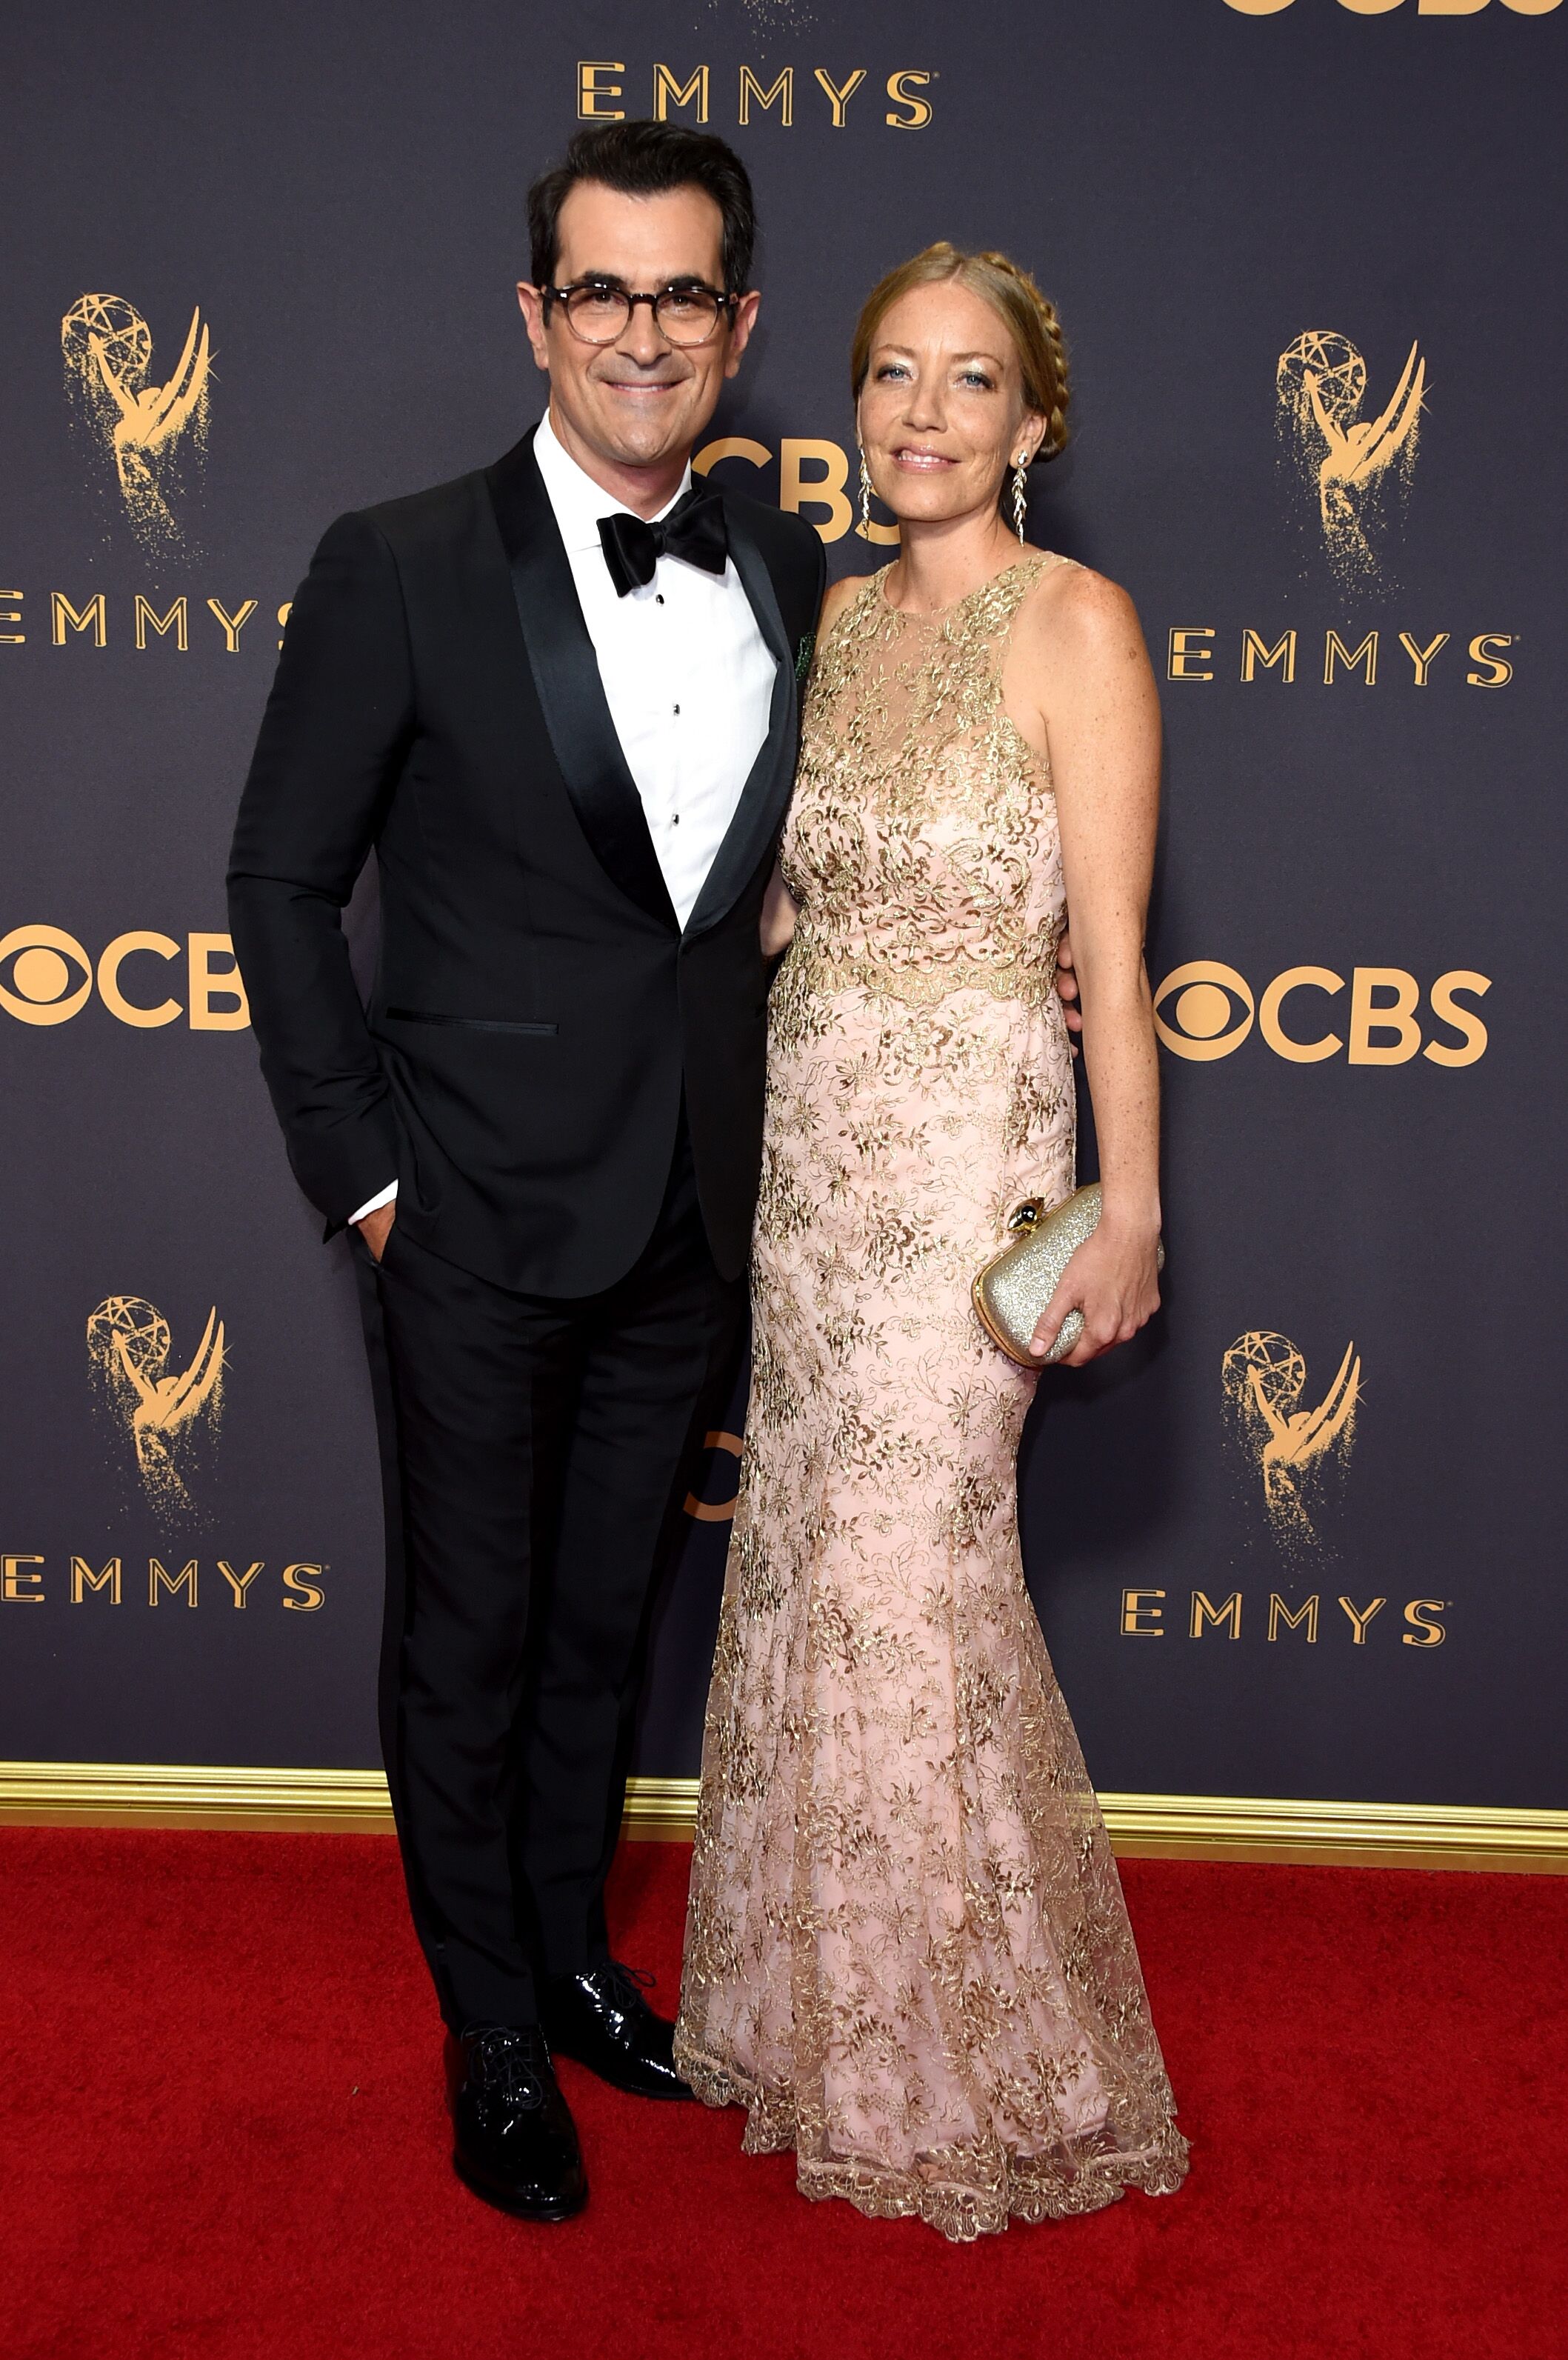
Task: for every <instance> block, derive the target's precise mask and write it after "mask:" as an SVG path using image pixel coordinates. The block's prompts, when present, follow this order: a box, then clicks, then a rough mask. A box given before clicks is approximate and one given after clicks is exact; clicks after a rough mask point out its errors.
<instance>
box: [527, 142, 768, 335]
mask: <svg viewBox="0 0 1568 2360" xmlns="http://www.w3.org/2000/svg"><path fill="white" fill-rule="evenodd" d="M579 180H597V181H599V182H600V183H601V184H602V185H603V186H604V188H606V189H618V190H619V191H621V193H622V195H623V196H627V197H660V196H664V195H665V194H666V193H667V192H668V191H670V190H671V189H685V188H697V189H702V191H704V192H705V193H706V194H707V195H708V196H710V197H712V199H713V202H714V203H715V204H716V205H717V207H718V209H719V212H720V213H721V214H722V216H723V218H724V243H723V246H722V247H721V249H720V251H721V255H722V257H723V267H724V292H725V293H726V294H729V295H742V294H744V293H745V292H746V290H747V288H748V287H749V286H750V284H751V256H752V248H753V246H755V245H756V243H757V208H756V205H755V203H754V202H753V200H752V194H751V179H750V175H749V174H748V173H747V171H746V166H745V165H744V164H743V163H742V162H741V160H740V158H739V157H738V156H737V155H736V154H735V149H734V148H733V147H726V146H725V144H724V141H723V140H722V139H715V138H714V137H713V134H712V133H711V132H707V131H688V130H687V129H686V127H685V126H684V125H683V124H680V123H653V122H634V123H595V124H594V125H593V126H592V127H591V128H590V129H589V130H586V131H580V132H578V134H577V136H576V137H575V138H574V139H573V140H572V145H571V146H570V147H568V149H567V151H566V160H565V162H564V163H561V164H555V165H552V166H551V168H550V170H549V171H548V172H543V173H541V174H540V176H539V179H538V180H536V181H535V182H534V184H533V187H532V188H531V189H530V190H529V191H528V247H529V257H530V259H529V268H530V269H531V271H532V274H533V283H534V285H535V286H536V287H549V286H550V285H551V284H552V282H553V280H554V278H555V267H556V264H557V262H558V261H559V260H560V257H561V206H562V205H563V204H564V202H566V199H567V197H568V195H569V194H570V192H571V191H572V190H573V189H574V188H575V187H576V186H577V183H578V181H579Z"/></svg>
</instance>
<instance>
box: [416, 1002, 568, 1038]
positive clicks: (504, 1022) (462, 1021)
mask: <svg viewBox="0 0 1568 2360" xmlns="http://www.w3.org/2000/svg"><path fill="white" fill-rule="evenodd" d="M387 1015H388V1017H390V1018H391V1020H392V1021H393V1022H394V1023H397V1024H455V1025H456V1026H457V1027H458V1028H459V1029H460V1031H462V1032H532V1033H538V1034H540V1035H549V1034H550V1033H554V1032H560V1030H561V1027H560V1025H559V1024H522V1023H517V1022H514V1021H513V1019H512V1018H510V1017H506V1016H434V1015H432V1014H431V1013H430V1011H429V1010H428V1009H424V1008H389V1009H388V1010H387Z"/></svg>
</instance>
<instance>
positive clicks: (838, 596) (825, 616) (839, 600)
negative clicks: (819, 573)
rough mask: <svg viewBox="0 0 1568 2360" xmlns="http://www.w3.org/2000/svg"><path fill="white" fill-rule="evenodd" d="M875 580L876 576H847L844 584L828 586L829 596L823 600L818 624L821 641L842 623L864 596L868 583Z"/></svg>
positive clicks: (834, 583)
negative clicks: (851, 608)
mask: <svg viewBox="0 0 1568 2360" xmlns="http://www.w3.org/2000/svg"><path fill="white" fill-rule="evenodd" d="M874 579H875V576H874V575H873V576H867V575H866V574H845V575H844V580H843V581H842V582H830V583H829V584H828V587H827V595H826V596H825V597H824V598H823V600H822V614H821V616H820V617H819V618H818V622H817V638H818V639H826V638H827V636H828V634H829V633H830V632H831V631H832V630H833V628H835V626H836V625H837V624H838V623H839V622H840V621H842V619H843V617H844V614H845V613H846V611H847V610H848V608H849V607H851V606H854V604H855V600H856V599H857V598H859V597H860V596H862V595H863V594H864V593H865V590H866V584H867V581H868V580H874Z"/></svg>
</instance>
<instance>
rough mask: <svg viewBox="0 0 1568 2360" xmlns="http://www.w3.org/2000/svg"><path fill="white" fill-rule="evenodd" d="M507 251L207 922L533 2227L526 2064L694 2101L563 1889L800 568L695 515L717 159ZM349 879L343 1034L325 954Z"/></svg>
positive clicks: (417, 1856)
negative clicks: (368, 936) (311, 1209)
mask: <svg viewBox="0 0 1568 2360" xmlns="http://www.w3.org/2000/svg"><path fill="white" fill-rule="evenodd" d="M528 210H529V229H530V236H531V245H532V258H531V266H530V267H531V273H532V275H531V278H530V279H529V280H528V281H527V282H525V283H524V284H522V285H520V286H519V288H518V290H517V293H518V300H519V301H520V303H521V306H522V311H523V315H524V319H525V322H526V323H527V328H528V338H529V342H530V344H531V345H532V348H533V354H534V358H535V360H536V362H537V363H538V366H539V367H540V368H541V369H543V370H545V371H546V372H547V373H548V376H549V379H550V403H549V409H548V411H547V413H546V416H545V417H544V419H543V420H542V421H540V423H539V427H538V428H537V429H536V430H535V431H534V432H531V433H529V434H528V435H526V436H525V437H524V438H523V440H522V441H521V442H520V443H517V445H516V447H515V448H514V449H513V450H511V451H509V452H508V453H506V456H505V458H503V459H500V460H498V461H497V462H496V463H495V465H494V466H492V467H488V468H485V469H484V470H482V471H480V472H478V473H476V474H474V475H464V476H461V477H459V478H458V480H457V481H456V482H454V483H450V484H444V485H441V486H438V487H437V488H436V489H435V490H433V491H427V492H421V493H418V494H416V495H415V496H414V497H411V498H408V499H401V500H394V501H390V502H388V503H387V505H386V506H384V507H381V508H371V509H367V510H365V511H364V512H363V513H360V514H357V515H350V516H345V517H343V518H341V519H339V521H338V522H337V523H336V524H334V525H333V526H332V529H331V530H330V531H329V532H328V533H327V535H326V537H325V539H324V540H323V541H322V542H321V547H320V548H319V550H318V551H317V552H316V555H315V558H314V560H313V561H312V563H311V566H310V573H309V574H308V576H307V578H306V580H305V582H304V583H303V584H302V585H301V586H300V589H299V595H298V597H297V598H296V600H295V603H294V606H293V610H292V613H291V615H290V617H289V625H288V629H287V632H286V635H285V640H284V647H283V653H282V656H281V659H280V661H279V663H278V675H277V680H276V683H275V685H274V687H273V690H272V694H271V696H270V699H269V701H268V704H267V713H266V717H265V719H264V721H263V723H262V727H261V734H260V738H259V742H258V744H257V747H256V757H255V760H254V762H253V764H252V766H251V770H250V775H249V779H248V781H247V782H246V786H245V795H244V799H243V802H242V804H241V808H240V814H239V822H238V825H237V828H236V832H235V836H234V853H233V858H232V865H231V869H230V875H229V894H230V908H231V912H232V923H233V929H234V943H235V945H236V948H237V951H238V954H239V959H240V965H241V967H242V969H243V971H244V975H245V985H246V989H247V990H248V992H249V995H250V1000H251V1006H252V1010H253V1011H254V1021H255V1025H256V1034H257V1037H258V1039H259V1042H260V1045H261V1059H262V1069H263V1072H264V1074H265V1076H266V1078H267V1086H268V1088H269V1089H270V1091H271V1093H272V1098H273V1101H274V1104H275V1106H276V1108H277V1109H278V1118H279V1120H280V1121H281V1123H282V1126H283V1130H284V1133H285V1136H286V1139H287V1142H288V1148H289V1159H290V1161H291V1163H292V1164H293V1168H294V1171H295V1173H296V1175H297V1176H298V1178H299V1182H300V1185H302V1187H303V1188H304V1189H305V1191H306V1193H307V1194H308V1195H309V1196H310V1197H311V1198H312V1199H313V1200H314V1202H315V1204H316V1205H317V1206H318V1207H319V1208H320V1209H321V1212H322V1213H323V1214H324V1215H325V1217H326V1221H327V1233H328V1235H329V1236H331V1235H332V1233H333V1232H335V1231H336V1230H338V1229H341V1228H342V1227H343V1226H344V1225H345V1224H348V1225H350V1227H351V1229H352V1230H353V1234H354V1251H355V1255H356V1260H357V1262H358V1264H359V1270H360V1277H361V1282H362V1289H363V1294H364V1298H365V1326H366V1334H367V1338H368V1341H369V1349H370V1357H371V1366H372V1374H373V1379H374V1383H375V1392H376V1412H377V1418H378V1422H379V1427H380V1434H381V1443H382V1457H383V1465H384V1470H385V1477H386V1482H385V1491H386V1502H387V1554H388V1579H387V1635H386V1646H385V1651H384V1660H383V1683H382V1688H383V1716H382V1737H383V1744H384V1748H385V1752H386V1757H387V1774H388V1778H389V1781H390V1785H391V1790H392V1797H393V1803H394V1807H395V1809H396V1813H397V1830H398V1835H399V1839H400V1841H401V1845H402V1852H403V1859H404V1864H405V1868H406V1871H407V1876H408V1893H409V1897H410V1901H411V1905H412V1909H413V1916H414V1920H415V1924H416V1927H417V1928H418V1931H419V1939H420V1941H421V1942H422V1944H423V1946H424V1950H425V1954H426V1957H427V1959H428V1960H429V1961H430V1971H431V1973H432V1975H433V1976H434V1979H435V1983H436V1988H437V1992H438V1994H439V1995H440V2000H441V2012H442V2015H443V2017H444V2019H445V2022H446V2026H447V2032H448V2038H447V2075H448V2089H449V2097H450V2102H451V2106H452V2115H453V2121H454V2126H455V2146H454V2156H453V2160H454V2164H455V2166H456V2169H457V2170H458V2172H459V2174H460V2175H461V2176H462V2178H463V2180H465V2181H466V2183H467V2184H468V2186H469V2187H470V2188H472V2189H473V2190H474V2191H475V2192H476V2193H477V2194H479V2195H481V2196H483V2197H484V2198H485V2199H486V2200H487V2201H488V2202H492V2203H494V2204H496V2205H498V2206H500V2207H501V2208H502V2209H504V2210H506V2211H507V2212H513V2213H517V2214H519V2215H522V2216H525V2217H528V2218H531V2219H535V2220H542V2221H557V2220H562V2219H565V2218H566V2217H567V2216H568V2215H569V2214H571V2213H572V2212H575V2211H577V2210H578V2209H579V2207H580V2206H581V2205H582V2204H583V2202H584V2201H585V2197H586V2181H585V2179H584V2174H583V2164H582V2158H581V2154H580V2150H579V2147H578V2142H577V2137H576V2133H575V2130H574V2127H573V2125H572V2117H571V2114H570V2113H569V2111H568V2109H567V2106H566V2102H565V2100H564V2098H563V2097H562V2095H561V2091H560V2088H559V2086H558V2084H557V2082H556V2081H555V2077H554V2074H553V2071H552V2070H551V2063H550V2058H551V2052H552V2050H553V2051H557V2052H561V2053H564V2054H566V2055H568V2056H572V2057H574V2058H576V2059H578V2060H581V2061H582V2062H583V2064H585V2065H587V2066H589V2067H591V2068H592V2069H593V2070H594V2071H595V2072H597V2073H599V2074H600V2075H602V2076H603V2077H604V2079H605V2080H607V2081H612V2082H614V2083H615V2085H616V2086H617V2087H618V2088H621V2089H623V2090H627V2091H632V2092H638V2093H640V2094H642V2095H645V2096H648V2097H675V2098H683V2097H687V2096H689V2095H690V2092H688V2091H687V2089H686V2087H685V2085H684V2083H683V2082H681V2080H680V2079H679V2077H678V2076H677V2074H676V2072H675V2070H674V2066H673V2062H672V2059H671V2051H670V2036H671V2027H670V2025H669V2024H668V2023H667V2022H665V2021H664V2020H663V2019H661V2018H660V2017H659V2016H656V2015H655V2014H654V2013H653V2012H652V2010H651V2009H650V2008H649V2006H648V2004H647V2001H646V2000H645V1998H644V1995H643V1986H644V1984H645V1983H646V1980H647V1979H646V1978H644V1977H641V1976H639V1975H638V1974H637V1972H636V1971H635V1970H634V1969H631V1968H628V1967H626V1966H624V1965H622V1964H621V1963H619V1962H618V1961H615V1960H613V1959H612V1958H611V1956H610V1951H609V1944H608V1940H607V1938H606V1932H605V1923H604V1898H603V1895H604V1879H605V1875H606V1873H607V1870H608V1867H609V1863H610V1859H611V1855H612V1853H613V1851H614V1848H615V1839H616V1832H617V1830H618V1827H619V1823H620V1817H621V1811H622V1808H623V1802H624V1795H625V1773H626V1746H627V1740H628V1732H629V1724H630V1717H631V1712H632V1708H633V1705H634V1702H635V1696H636V1680H637V1665H638V1659H639V1652H640V1644H641V1639H642V1634H643V1629H644V1624H645V1621H646V1613H647V1608H648V1598H649V1592H650V1590H651V1587H652V1584H653V1580H654V1577H655V1574H656V1571H657V1569H658V1568H659V1563H660V1561H661V1558H662V1557H663V1555H664V1553H665V1552H666V1550H667V1549H668V1547H669V1546H670V1541H671V1539H672V1536H673V1533H674V1530H675V1524H674V1521H673V1520H674V1518H675V1517H676V1515H677V1514H678V1513H679V1504H680V1502H681V1499H682V1497H683V1494H684V1490H685V1485H686V1480H687V1475H688V1462H689V1457H690V1454H691V1449H692V1448H693V1444H694V1442H695V1441H696V1440H698V1439H700V1437H701V1434H702V1428H703V1425H704V1422H705V1420H706V1419H707V1417H708V1416H709V1415H711V1411H710V1409H709V1402H710V1397H711V1395H712V1393H713V1388H714V1386H715V1384H716V1383H718V1382H722V1380H723V1378H724V1372H725V1363H726V1360H728V1358H729V1356H730V1353H731V1350H732V1347H733V1344H734V1340H735V1334H736V1328H737V1321H738V1316H739V1312H740V1308H741V1303H742V1298H743V1289H744V1269H745V1264H746V1254H747V1250H748V1245H749V1239H750V1229H751V1218H752V1209H753V1202H754V1198H755V1196H756V1191H757V1171H758V1162H759V1156H760V1142H761V1128H762V1088H763V1053H764V1039H765V1012H764V1011H765V1002H766V993H767V976H766V971H765V967H764V963H763V958H762V955H761V948H760V944H759V937H758V920H759V913H760V912H761V908H762V902H763V897H764V893H765V890H766V887H767V884H768V878H769V875H770V873H771V869H772V864H773V858H774V848H775V845H776V842H777V839H778V836H779V828H780V825H782V822H783V818H784V812H785V806H786V803H787V802H788V800H789V789H790V783H791V779H792V774H793V770H794V765H795V755H796V741H797V727H798V696H799V683H800V678H801V677H802V676H803V674H804V672H805V669H806V664H807V661H808V660H809V657H810V652H811V635H812V632H813V629H814V626H815V621H816V615H817V608H818V606H819V603H820V599H821V594H822V577H823V558H822V545H821V542H820V541H819V540H818V537H817V535H816V534H815V533H814V532H813V531H812V530H811V528H810V527H809V526H807V525H804V524H802V523H801V522H800V519H798V518H795V517H790V516H785V515H782V514H780V513H779V511H778V510H777V509H774V508H768V507H765V506H763V505H761V504H759V503H757V502H756V501H754V500H751V499H748V498H746V497H743V496H742V495H740V494H737V493H735V492H733V491H731V490H729V489H728V488H727V487H726V488H722V489H721V488H716V487H713V486H708V485H706V484H704V483H702V482H698V483H696V484H693V482H692V480H691V465H690V459H691V451H692V449H693V447H694V445H695V444H696V443H697V442H698V441H699V439H700V438H701V436H702V432H703V430H704V428H705V427H706V426H707V424H708V422H709V421H710V419H711V418H712V415H713V408H714V405H715V403H716V401H717V399H718V397H719V393H720V391H721V389H722V388H723V386H724V380H725V379H726V377H733V376H734V375H735V371H736V369H737V368H738V366H739V365H740V361H741V356H742V354H743V353H744V351H745V348H746V340H747V337H748V336H749V334H750V333H751V329H752V325H753V322H755V320H756V317H757V303H758V298H757V294H756V293H755V291H752V290H751V288H750V277H751V257H752V244H753V234H754V216H753V211H752V200H751V191H750V186H749V183H748V181H747V178H746V171H745V169H744V168H743V166H742V165H741V163H740V161H739V159H738V158H736V157H735V155H734V154H733V153H732V151H731V150H730V149H729V148H728V147H725V146H724V143H723V142H722V141H720V140H718V139H715V138H712V137H708V136H706V135H705V134H701V133H696V132H692V131H688V130H685V129H683V128H681V127H679V126H676V125H673V124H659V123H618V124H604V125H601V126H594V127H593V129H591V130H585V131H583V132H582V133H580V134H579V135H578V137H576V138H575V139H574V140H573V142H572V146H571V148H570V150H569V152H568V156H567V159H566V162H565V163H564V164H563V165H562V166H561V167H560V168H559V169H555V170H552V171H550V172H549V173H547V174H546V175H545V176H544V178H543V179H542V180H539V182H538V183H537V184H536V185H535V187H534V188H533V190H532V191H530V195H529V209H528ZM372 850H374V851H375V853H376V858H377V862H378V865H379V871H380V889H381V949H380V959H379V965H378V968H377V972H376V981H375V985H374V988H373V989H372V991H371V995H370V1000H369V1004H368V1006H364V1005H362V1003H361V1000H360V998H359V995H358V993H357V991H356V989H355V988H354V981H353V978H352V977H351V974H350V969H349V958H348V950H347V945H346V943H345V940H344V936H343V929H342V924H341V913H342V911H343V906H344V904H345V902H346V901H347V900H348V898H349V895H350V893H351V891H352V890H353V887H354V880H355V878H356V877H357V876H358V874H359V871H360V869H362V867H363V866H364V864H365V859H366V858H367V857H368V856H369V854H370V853H371V852H372Z"/></svg>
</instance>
